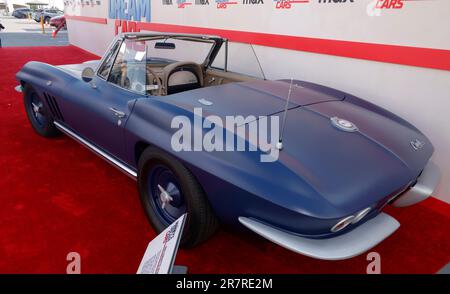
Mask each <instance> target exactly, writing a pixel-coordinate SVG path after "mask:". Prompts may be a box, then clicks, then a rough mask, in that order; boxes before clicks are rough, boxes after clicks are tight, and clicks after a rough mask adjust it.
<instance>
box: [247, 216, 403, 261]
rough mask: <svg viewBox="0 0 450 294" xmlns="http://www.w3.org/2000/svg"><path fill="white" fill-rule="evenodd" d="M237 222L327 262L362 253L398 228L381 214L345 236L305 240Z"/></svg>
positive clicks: (251, 221) (249, 221) (250, 222)
mask: <svg viewBox="0 0 450 294" xmlns="http://www.w3.org/2000/svg"><path fill="white" fill-rule="evenodd" d="M239 221H240V222H241V223H242V224H243V225H244V226H246V227H247V228H248V229H250V230H252V231H253V232H255V233H257V234H258V235H261V236H262V237H264V238H266V239H268V240H270V241H272V242H274V243H276V244H278V245H280V246H282V247H284V248H286V249H289V250H292V251H294V252H297V253H300V254H303V255H306V256H309V257H313V258H318V259H326V260H341V259H347V258H351V257H354V256H357V255H359V254H362V253H364V252H366V251H367V250H369V249H371V248H373V247H374V246H376V245H377V244H379V243H380V242H381V241H383V240H384V239H386V238H387V237H389V236H390V235H391V234H392V233H393V232H395V231H396V230H397V229H398V228H399V227H400V223H399V222H398V221H397V220H396V219H394V218H393V217H391V216H389V215H387V214H385V213H383V212H382V213H380V214H379V215H377V216H376V217H374V218H373V219H371V220H369V221H367V222H366V223H364V224H362V225H360V226H358V227H356V228H355V229H354V230H352V231H350V232H348V233H346V234H343V235H339V236H336V237H334V238H328V239H308V238H304V237H300V236H297V235H293V234H290V233H287V232H285V231H282V230H279V229H276V228H274V227H271V226H268V225H266V224H263V223H261V222H259V221H257V220H255V219H252V218H247V217H239Z"/></svg>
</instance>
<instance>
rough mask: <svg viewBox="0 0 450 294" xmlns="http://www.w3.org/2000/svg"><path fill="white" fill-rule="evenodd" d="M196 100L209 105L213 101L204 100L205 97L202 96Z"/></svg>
mask: <svg viewBox="0 0 450 294" xmlns="http://www.w3.org/2000/svg"><path fill="white" fill-rule="evenodd" d="M198 102H200V103H201V104H203V105H206V106H211V105H213V103H212V102H211V101H209V100H206V99H204V98H202V99H198Z"/></svg>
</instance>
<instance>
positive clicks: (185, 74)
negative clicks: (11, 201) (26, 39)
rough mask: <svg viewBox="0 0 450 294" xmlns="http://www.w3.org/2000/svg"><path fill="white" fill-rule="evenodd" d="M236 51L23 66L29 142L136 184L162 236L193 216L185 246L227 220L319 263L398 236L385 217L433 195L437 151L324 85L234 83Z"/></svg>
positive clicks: (204, 41)
mask: <svg viewBox="0 0 450 294" xmlns="http://www.w3.org/2000/svg"><path fill="white" fill-rule="evenodd" d="M253 52H254V51H253ZM229 53H230V52H229V43H228V41H227V40H226V39H223V38H220V37H216V36H200V35H180V34H165V33H158V34H157V33H128V34H123V35H119V36H118V37H116V39H115V40H114V41H113V42H112V44H111V46H110V47H109V48H108V50H107V52H106V53H105V55H104V56H103V58H102V59H101V60H100V61H91V62H85V63H83V64H77V65H61V66H52V65H49V64H45V63H40V62H29V63H27V64H26V65H25V66H24V67H23V68H22V69H21V70H20V71H19V72H18V73H17V80H18V81H19V82H20V85H21V89H22V92H23V96H24V105H25V109H26V113H27V115H28V118H29V121H30V123H31V125H32V127H33V128H34V130H35V131H36V132H37V133H38V134H40V135H42V136H45V137H54V136H57V135H60V134H61V133H65V134H67V135H68V136H70V137H72V138H73V139H75V140H77V141H79V142H80V143H81V144H83V145H85V146H86V147H88V148H89V149H91V150H92V151H94V152H95V153H97V154H98V155H99V156H101V157H103V158H104V159H105V160H106V161H108V162H109V163H111V164H113V165H114V166H116V167H118V168H119V169H120V170H122V171H123V172H125V173H126V174H128V175H129V176H131V177H132V178H135V179H136V180H137V184H138V189H139V194H140V198H141V201H142V205H143V207H144V210H145V212H146V214H147V216H148V219H149V221H150V223H151V224H152V226H153V227H154V228H155V230H156V231H158V232H159V231H162V230H163V229H164V228H165V227H166V226H168V225H169V224H170V223H172V222H173V221H174V220H176V219H177V218H178V217H180V216H181V215H183V214H184V213H187V214H188V218H187V222H186V227H185V230H184V233H183V240H182V244H183V245H184V246H187V247H189V246H195V245H197V244H199V243H200V242H202V241H204V240H206V239H207V238H209V237H210V236H211V235H212V234H213V233H214V232H215V231H216V230H217V228H218V226H219V223H220V222H221V223H225V224H229V225H234V226H238V227H242V228H243V229H244V228H247V229H249V230H251V231H253V232H255V233H257V234H259V235H261V236H262V237H264V238H266V239H268V240H271V241H272V242H275V243H277V244H279V245H281V246H283V247H285V248H288V249H290V250H293V251H295V252H298V253H301V254H304V255H307V256H311V257H314V258H320V259H330V260H336V259H344V258H350V257H353V256H356V255H358V254H361V253H363V252H365V251H367V250H369V249H370V248H372V247H373V246H375V245H377V244H378V243H379V242H381V241H382V240H384V239H385V238H387V237H388V236H389V235H390V234H392V233H393V232H394V231H395V230H396V229H397V228H398V227H399V223H398V222H397V221H396V220H395V219H394V218H393V217H391V216H389V215H388V214H386V213H384V212H383V208H384V207H385V205H388V204H392V205H395V206H408V205H412V204H414V203H417V202H419V201H421V200H423V199H425V198H426V197H428V196H429V195H430V194H431V193H432V192H433V189H434V187H435V186H436V184H437V182H438V179H439V170H438V169H437V167H436V166H435V165H434V164H433V163H432V162H431V161H430V157H431V155H432V153H433V146H432V144H431V142H430V141H429V140H428V139H427V138H426V137H425V136H424V135H423V134H422V133H421V132H420V131H419V130H418V129H417V128H415V127H414V126H412V125H411V124H410V123H408V122H406V121H405V120H403V119H401V118H400V117H398V116H396V115H394V114H392V113H390V112H388V111H387V110H385V109H382V108H380V107H378V106H375V105H373V104H371V103H369V102H367V101H364V100H362V99H360V98H357V97H355V96H353V95H351V94H348V93H344V92H342V91H338V90H335V89H331V88H328V87H325V86H321V85H318V84H313V83H310V82H305V81H299V80H277V81H273V80H267V79H265V78H264V77H262V78H261V77H252V76H250V75H248V74H242V73H238V72H236V71H235V70H231V69H230V68H229V63H230V60H229V56H230V54H229ZM247 62H248V60H247V59H246V60H244V61H242V62H241V63H239V64H240V65H241V67H242V68H244V69H246V68H247V69H248V68H249V66H250V65H248V64H247ZM259 67H260V68H261V66H259ZM229 118H235V121H234V125H233V126H232V127H230V126H229V125H228V123H227V124H225V123H223V122H228V119H229ZM269 120H270V123H271V130H272V133H270V134H269V135H268V137H267V136H266V137H267V138H265V139H266V140H265V141H266V143H267V144H266V146H263V145H264V144H262V145H260V146H259V144H258V142H259V141H258V140H260V139H261V138H263V139H264V137H265V136H263V134H262V133H261V132H259V133H258V134H259V136H258V137H257V138H256V137H255V136H254V134H253V133H252V132H251V130H250V129H252V126H254V125H256V124H258V125H259V127H262V126H264V125H267V123H268V121H269ZM278 122H279V123H278ZM205 126H206V128H205ZM212 129H214V134H213V136H211V130H212ZM255 129H256V128H255ZM189 131H192V134H191V133H190V132H189ZM277 131H278V133H277ZM276 133H277V134H276ZM180 134H181V135H180ZM225 136H226V144H225V146H224V147H223V148H221V146H220V144H218V143H220V142H222V141H224V139H223V137H225ZM212 137H214V139H212ZM199 138H200V139H199ZM270 138H272V139H273V138H276V139H277V140H270ZM208 139H209V142H210V143H211V144H213V147H214V148H210V147H211V146H203V145H204V144H203V145H202V143H205V142H207V141H208ZM198 140H200V141H198ZM198 142H200V144H198ZM255 142H256V143H255ZM236 144H237V145H239V144H242V145H241V146H240V148H239V146H238V148H237V149H238V150H235V149H236V148H233V147H235V146H236ZM257 145H258V146H257ZM180 146H181V147H182V148H180ZM255 146H256V147H255ZM268 146H269V148H266V147H268ZM263 147H264V148H263ZM265 155H266V156H269V160H267V158H266V160H261V158H263V156H265Z"/></svg>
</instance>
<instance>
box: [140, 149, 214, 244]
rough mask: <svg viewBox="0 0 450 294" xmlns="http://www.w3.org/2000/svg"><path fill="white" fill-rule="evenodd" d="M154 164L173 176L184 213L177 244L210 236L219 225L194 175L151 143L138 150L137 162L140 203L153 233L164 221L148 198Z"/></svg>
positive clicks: (149, 196) (157, 230) (158, 229)
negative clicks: (140, 150) (149, 145)
mask: <svg viewBox="0 0 450 294" xmlns="http://www.w3.org/2000/svg"><path fill="white" fill-rule="evenodd" d="M155 165H158V166H164V167H165V168H168V169H169V170H170V171H171V172H172V173H173V174H174V175H175V176H176V178H177V180H178V183H179V185H180V188H181V193H182V194H183V199H184V202H185V206H186V212H187V213H188V216H187V220H186V225H185V227H184V231H183V236H182V239H181V246H183V247H187V248H188V247H194V246H196V245H198V244H200V243H202V242H203V241H205V240H207V239H208V238H209V237H211V236H212V235H213V234H214V233H215V232H216V231H217V229H218V227H219V221H218V219H217V217H216V216H215V215H214V212H213V210H212V208H211V206H210V204H209V202H208V200H207V197H206V195H205V193H204V191H203V189H202V187H201V186H200V184H199V183H198V181H197V180H196V179H195V177H194V175H192V173H191V172H190V171H189V170H188V169H187V168H186V167H185V166H184V165H183V164H182V163H181V162H180V161H179V160H177V159H176V158H174V157H173V156H171V155H169V154H167V153H165V152H163V151H161V150H160V149H157V148H154V147H148V148H147V149H145V150H144V152H143V153H142V155H141V157H140V159H139V163H138V189H139V194H140V198H141V202H142V206H143V208H144V211H145V213H146V215H147V218H148V220H149V221H150V224H151V225H152V226H153V228H154V229H155V230H156V232H157V233H160V232H161V231H163V230H164V229H165V228H166V227H167V226H168V223H167V221H166V220H165V219H164V217H163V216H162V214H161V213H160V211H159V210H158V209H157V207H156V204H155V203H154V201H153V200H152V197H153V196H152V195H150V194H149V193H152V192H151V191H150V190H151V188H150V187H149V180H148V177H149V176H150V175H149V172H150V170H152V169H153V168H154V167H155Z"/></svg>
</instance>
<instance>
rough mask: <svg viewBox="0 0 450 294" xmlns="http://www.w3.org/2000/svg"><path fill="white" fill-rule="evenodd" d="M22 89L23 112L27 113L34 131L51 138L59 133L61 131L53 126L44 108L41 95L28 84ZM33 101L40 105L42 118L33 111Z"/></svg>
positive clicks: (51, 119) (50, 117)
mask: <svg viewBox="0 0 450 294" xmlns="http://www.w3.org/2000/svg"><path fill="white" fill-rule="evenodd" d="M22 91H23V103H24V106H25V112H26V113H27V117H28V121H29V122H30V124H31V126H32V127H33V129H34V130H35V131H36V133H38V134H39V135H41V136H43V137H46V138H53V137H57V136H59V135H61V132H60V131H59V130H58V129H57V128H56V127H55V125H54V123H53V117H52V116H51V114H50V112H49V111H48V109H47V108H46V105H45V103H44V101H43V99H42V97H40V96H39V95H38V93H37V92H36V91H35V90H34V89H33V88H32V87H31V86H30V85H25V86H24V87H23V89H22ZM33 101H39V102H40V103H41V105H42V106H41V110H40V112H39V113H40V114H41V115H42V117H43V119H42V120H39V119H38V118H37V117H36V113H35V112H34V111H33V104H32V103H33Z"/></svg>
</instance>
